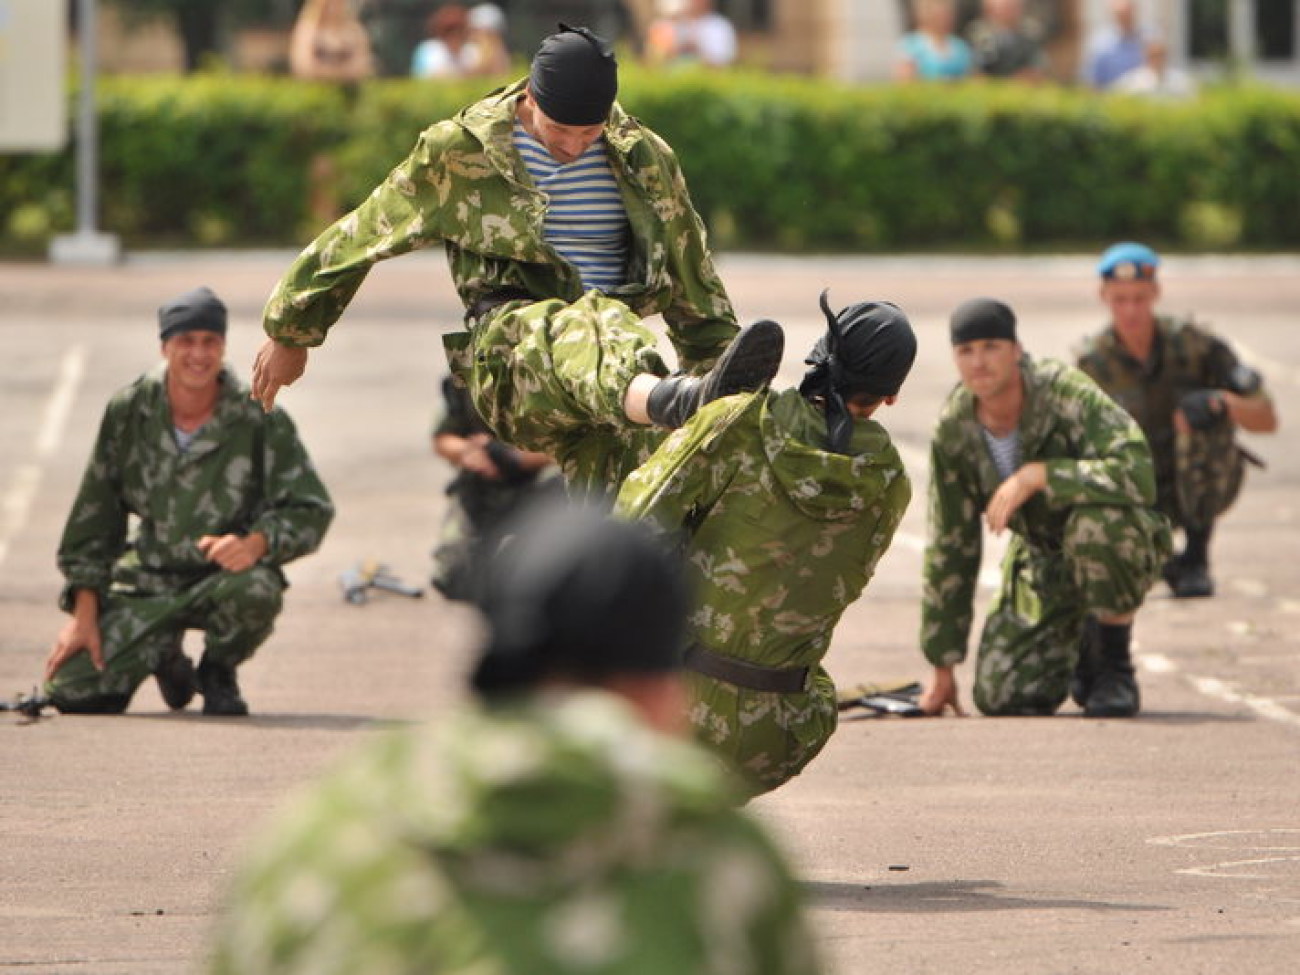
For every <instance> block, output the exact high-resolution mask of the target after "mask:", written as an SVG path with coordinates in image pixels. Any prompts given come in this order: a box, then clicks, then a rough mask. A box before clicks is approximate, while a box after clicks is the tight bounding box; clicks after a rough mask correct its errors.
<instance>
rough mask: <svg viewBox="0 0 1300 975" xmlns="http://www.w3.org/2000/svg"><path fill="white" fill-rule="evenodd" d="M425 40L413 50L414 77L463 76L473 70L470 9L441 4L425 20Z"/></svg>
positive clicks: (412, 70)
mask: <svg viewBox="0 0 1300 975" xmlns="http://www.w3.org/2000/svg"><path fill="white" fill-rule="evenodd" d="M425 35H426V36H425V39H424V40H422V41H421V42H420V43H419V44H417V45H416V46H415V50H414V51H413V52H412V53H411V77H413V78H463V77H465V76H466V75H468V74H469V73H470V72H469V11H468V10H466V9H465V7H464V6H463V5H462V4H459V3H449V4H445V5H444V6H441V7H439V8H438V9H437V10H435V11H434V12H433V13H431V14H429V18H428V20H427V21H425Z"/></svg>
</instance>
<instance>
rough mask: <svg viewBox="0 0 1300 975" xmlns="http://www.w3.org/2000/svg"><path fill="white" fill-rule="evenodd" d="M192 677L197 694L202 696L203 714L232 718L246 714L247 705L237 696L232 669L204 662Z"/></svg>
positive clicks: (208, 661)
mask: <svg viewBox="0 0 1300 975" xmlns="http://www.w3.org/2000/svg"><path fill="white" fill-rule="evenodd" d="M194 677H195V682H196V683H197V684H198V689H199V693H200V694H202V695H203V713H204V714H212V715H218V716H221V717H232V718H242V717H243V716H244V715H246V714H248V705H247V704H245V703H244V699H243V698H242V697H241V696H240V694H239V682H238V681H237V680H235V669H234V668H233V667H227V666H226V665H225V664H214V663H212V661H210V660H204V661H202V662H201V663H200V664H199V669H198V670H196V671H195V672H194Z"/></svg>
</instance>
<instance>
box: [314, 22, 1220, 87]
mask: <svg viewBox="0 0 1300 975" xmlns="http://www.w3.org/2000/svg"><path fill="white" fill-rule="evenodd" d="M900 3H901V5H902V7H903V13H904V16H903V21H904V25H905V33H904V34H903V35H902V37H900V38H899V41H898V43H897V45H896V48H895V52H894V63H893V65H892V70H891V74H892V76H893V78H894V79H895V80H896V81H898V82H909V83H910V82H934V81H938V82H946V83H952V82H957V81H964V80H972V79H980V78H1000V79H1014V80H1017V81H1023V82H1026V83H1034V84H1036V83H1043V82H1047V81H1051V80H1056V81H1060V80H1061V77H1062V71H1061V70H1060V67H1061V66H1060V65H1054V64H1053V63H1052V59H1053V51H1052V49H1051V47H1050V42H1051V40H1052V38H1053V35H1054V34H1055V33H1056V32H1057V30H1058V27H1059V25H1058V24H1057V23H1055V20H1056V7H1055V6H1053V5H1052V4H1048V3H1042V2H1035V0H900ZM534 6H536V5H527V6H524V7H521V8H520V9H519V10H518V11H517V12H516V14H515V16H516V17H520V18H532V19H536V18H538V17H542V18H543V19H545V17H544V13H549V14H550V15H551V17H552V19H553V18H554V16H556V14H557V13H558V14H559V15H561V16H563V15H565V11H563V10H558V7H560V6H564V5H563V4H561V5H550V6H556V7H557V10H555V11H547V12H543V11H539V10H536V9H533V8H534ZM570 6H572V7H573V10H572V11H570V12H569V13H571V14H572V15H574V20H575V22H578V23H584V22H590V20H591V19H592V18H593V17H597V18H599V19H600V20H601V23H599V24H596V25H594V26H596V27H597V28H598V29H600V30H602V31H604V33H605V35H606V36H611V37H615V38H618V39H619V41H620V43H621V44H623V45H624V46H625V47H627V48H629V49H630V50H631V51H633V52H634V53H635V55H636V56H637V57H639V58H640V59H641V60H643V61H644V62H645V63H646V64H648V65H652V66H655V67H658V68H663V69H666V70H670V69H676V68H680V67H688V66H696V67H705V68H726V67H729V66H731V65H733V64H735V63H737V59H738V55H739V53H740V48H739V44H738V38H737V31H736V28H735V26H734V25H733V23H732V22H731V20H730V19H728V17H727V16H725V15H724V13H722V12H721V11H720V10H719V9H718V4H716V3H715V2H714V0H655V3H654V6H653V14H652V16H650V17H649V18H648V19H647V20H646V21H645V23H644V25H643V29H639V28H638V26H637V23H636V21H635V18H633V17H632V16H631V15H630V14H629V13H628V10H627V8H626V6H625V5H624V4H622V3H620V2H610V3H606V4H600V5H592V4H586V5H582V4H570ZM580 7H581V8H583V9H579V8H580ZM588 7H589V8H591V9H586V8H588ZM509 26H510V25H509V24H508V19H507V13H506V11H505V10H503V9H502V6H500V5H498V4H495V3H479V4H472V5H467V4H462V3H455V2H451V3H446V2H444V3H435V2H432V0H306V2H305V3H304V5H303V7H302V9H301V13H300V14H299V17H298V20H297V23H296V24H295V26H294V30H293V35H292V39H291V50H290V68H291V70H292V71H293V73H294V74H296V75H298V76H299V77H303V78H310V79H313V80H333V81H341V82H356V81H360V80H362V79H365V78H369V77H373V76H386V77H400V76H410V77H416V78H431V79H449V78H465V77H476V76H489V77H491V76H502V75H505V74H507V73H509V71H510V67H511V41H510V38H511V36H512V32H511V31H510V30H509V29H508V28H509ZM527 26H528V27H529V28H531V27H532V26H534V25H532V24H531V22H530V23H529V24H528V25H527ZM547 28H548V29H549V25H547ZM514 33H515V35H516V36H517V35H519V34H522V33H527V31H526V30H524V31H516V32H514ZM1082 43H1083V50H1082V51H1081V53H1080V56H1079V59H1078V60H1079V69H1078V78H1077V81H1078V82H1079V83H1080V84H1081V85H1085V86H1087V87H1090V88H1092V89H1094V90H1097V91H1120V92H1129V93H1135V94H1147V95H1157V96H1165V97H1183V96H1187V95H1191V94H1193V93H1194V92H1195V84H1194V82H1193V81H1192V79H1191V78H1190V77H1189V76H1188V75H1187V74H1186V73H1185V72H1182V71H1181V70H1178V69H1176V68H1174V67H1172V66H1171V65H1170V64H1169V58H1168V50H1167V47H1166V45H1165V43H1164V41H1163V40H1162V39H1161V37H1160V36H1159V35H1158V34H1157V33H1155V32H1153V31H1151V30H1149V29H1147V28H1146V27H1145V26H1144V25H1143V24H1142V23H1141V22H1140V18H1139V10H1138V3H1137V0H1110V2H1109V4H1108V9H1107V17H1106V20H1105V22H1104V23H1103V24H1102V26H1100V27H1099V28H1098V29H1096V30H1095V31H1094V32H1093V33H1092V34H1091V36H1088V37H1086V38H1084V39H1083V42H1082Z"/></svg>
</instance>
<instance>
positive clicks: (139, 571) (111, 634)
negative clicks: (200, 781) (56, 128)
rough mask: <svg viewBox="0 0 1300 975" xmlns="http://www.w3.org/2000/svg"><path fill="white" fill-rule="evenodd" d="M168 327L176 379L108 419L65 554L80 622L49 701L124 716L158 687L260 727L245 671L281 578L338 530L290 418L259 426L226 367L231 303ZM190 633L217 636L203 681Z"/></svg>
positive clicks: (162, 313)
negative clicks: (145, 688) (186, 648)
mask: <svg viewBox="0 0 1300 975" xmlns="http://www.w3.org/2000/svg"><path fill="white" fill-rule="evenodd" d="M159 320H160V326H161V328H160V331H161V337H162V353H163V358H164V359H165V363H164V366H163V367H162V368H160V369H158V370H155V371H153V372H150V373H148V374H146V375H144V376H141V377H140V378H139V379H137V380H136V381H135V382H134V383H132V384H131V385H130V386H128V387H126V388H125V389H123V390H121V391H120V392H119V393H117V395H115V396H114V397H113V399H112V401H111V402H110V403H109V404H108V407H107V409H106V410H105V411H104V419H103V423H102V425H101V426H100V430H99V436H98V438H97V439H96V441H95V448H94V452H93V454H92V455H91V459H90V463H89V465H88V466H87V468H86V472H85V475H84V476H83V478H82V482H81V489H80V491H79V492H78V494H77V498H76V500H75V501H74V502H73V506H72V511H71V513H70V514H69V516H68V521H67V525H66V527H65V528H64V532H63V539H62V541H61V542H60V544H59V568H60V570H61V571H62V572H63V575H64V577H65V579H66V580H67V584H66V586H65V587H64V589H63V592H62V595H61V596H60V598H59V605H60V607H61V608H62V609H63V610H64V611H65V612H68V613H70V614H72V616H71V619H70V620H69V621H68V623H67V624H66V625H65V626H64V628H63V629H62V631H61V632H60V634H59V637H58V639H57V641H56V643H55V646H54V648H53V650H52V651H51V653H50V657H49V660H48V662H47V664H46V685H45V693H46V695H47V696H48V697H49V699H50V701H51V703H53V704H54V706H55V707H57V708H58V709H59V710H61V711H63V712H65V713H67V712H80V713H117V712H121V711H124V710H126V707H127V705H128V704H129V703H130V701H131V697H132V695H133V694H134V693H135V691H136V688H138V687H139V686H140V684H141V683H142V682H143V681H144V680H145V679H146V678H147V677H148V676H149V675H150V674H154V675H156V676H157V679H158V683H159V687H160V689H161V690H162V693H163V698H164V700H165V701H166V703H167V704H168V705H169V706H170V707H172V708H175V709H179V708H183V707H185V706H186V705H187V704H188V703H189V701H190V699H191V698H192V697H193V696H194V693H195V690H196V686H197V689H198V691H199V692H200V693H202V694H203V695H204V701H203V711H204V713H205V714H221V715H231V714H233V715H242V714H247V713H248V707H247V705H246V704H245V703H244V700H243V698H242V697H241V695H240V691H239V685H238V683H237V681H236V679H235V668H236V667H238V666H239V665H240V664H241V663H243V662H244V661H245V660H247V659H248V658H249V657H251V656H252V655H253V653H254V651H255V650H257V648H258V647H259V646H260V645H261V644H262V642H263V641H264V640H265V639H266V638H267V637H268V636H269V635H270V633H271V629H272V626H273V624H274V622H275V618H276V616H277V615H278V614H279V612H280V606H281V594H282V592H283V590H284V588H285V585H286V583H285V578H284V574H283V573H282V572H281V571H280V566H281V565H283V564H284V563H286V562H288V561H290V560H292V559H296V558H298V557H299V556H302V555H306V554H307V553H309V552H312V551H315V549H316V548H317V547H318V546H319V545H320V543H321V538H322V537H323V536H324V534H325V530H326V528H327V527H328V526H329V523H330V520H331V518H332V517H333V514H334V509H333V506H332V505H331V503H330V498H329V494H328V493H327V492H326V490H325V486H324V485H323V484H322V483H321V481H320V478H319V477H317V475H316V471H315V469H314V468H313V467H312V464H311V460H310V459H309V458H308V456H307V453H306V451H305V450H304V449H303V446H302V443H301V442H300V441H299V439H298V436H297V433H296V432H295V430H294V426H293V422H292V421H291V420H290V419H289V417H288V415H286V414H285V413H284V412H283V411H281V410H275V411H273V412H271V413H269V414H265V413H263V412H262V411H261V410H259V409H258V408H257V406H256V404H254V403H252V402H250V401H249V395H248V389H247V388H246V387H244V386H243V385H242V384H240V383H239V382H237V381H236V379H235V378H234V376H232V375H231V373H230V372H229V370H228V369H227V368H226V367H225V366H224V364H223V362H222V357H223V355H224V352H225V347H226V340H225V333H226V309H225V306H224V305H223V304H222V303H221V301H220V299H218V298H217V297H216V295H214V294H213V293H212V292H211V291H209V290H208V289H207V288H198V289H195V290H194V291H191V292H187V293H186V294H184V295H181V296H179V297H178V298H176V299H174V300H172V301H170V302H168V303H167V304H165V305H163V307H162V308H161V309H160V310H159ZM129 519H134V520H136V521H137V524H136V526H135V530H134V531H133V533H131V535H130V536H129V537H128V520H129ZM186 629H199V630H202V631H204V634H205V639H206V643H205V647H204V651H203V657H202V660H201V662H200V664H199V667H198V670H197V672H195V671H194V669H193V665H192V663H191V661H190V660H189V658H188V657H187V656H186V655H185V654H184V652H183V651H182V648H181V639H182V636H183V633H184V631H185V630H186ZM82 651H85V653H83V652H82Z"/></svg>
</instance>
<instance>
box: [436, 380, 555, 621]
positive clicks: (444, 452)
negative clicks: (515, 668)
mask: <svg viewBox="0 0 1300 975" xmlns="http://www.w3.org/2000/svg"><path fill="white" fill-rule="evenodd" d="M433 449H434V452H435V453H437V455H438V456H439V457H441V458H443V459H444V460H445V461H447V463H449V464H451V465H452V466H453V467H455V468H456V476H455V477H454V478H452V481H451V483H450V484H448V485H447V508H446V512H445V514H444V516H443V521H442V529H441V531H440V532H439V533H438V543H437V545H436V546H435V547H434V550H433V576H432V578H431V579H430V580H429V581H430V583H431V584H432V585H433V587H434V588H435V589H437V590H438V591H439V592H440V593H442V594H443V595H444V596H446V597H447V598H448V599H469V598H470V597H471V595H472V592H473V577H474V574H475V572H476V569H477V567H478V566H479V565H481V563H482V560H483V557H484V555H485V554H486V553H485V552H483V551H482V547H483V545H484V544H490V540H491V539H492V537H493V535H494V534H495V533H496V531H497V529H498V528H499V526H500V525H501V523H502V522H503V521H504V520H506V519H507V518H509V517H510V514H511V513H512V512H513V511H514V510H515V509H516V508H517V507H518V506H519V505H520V503H521V502H523V501H525V500H526V499H528V498H530V497H532V496H533V495H534V493H535V492H536V491H537V490H538V489H539V487H540V486H541V485H540V484H539V477H541V478H542V479H543V483H545V480H546V478H545V474H544V472H545V471H546V468H547V467H549V466H550V464H551V459H550V458H549V457H547V456H546V455H545V454H534V453H529V452H528V451H522V450H516V449H515V448H514V447H511V446H509V445H508V444H504V443H502V442H501V441H500V440H497V439H496V438H495V437H493V436H492V431H491V430H489V429H488V427H487V424H485V423H484V422H483V420H482V419H481V418H480V417H479V415H478V414H477V413H476V412H474V404H473V403H471V402H470V400H469V393H468V391H466V390H465V389H464V388H462V387H460V386H457V385H456V383H455V382H453V381H452V380H451V378H450V377H448V378H446V379H444V380H443V382H442V404H441V407H440V409H439V411H438V416H437V419H436V421H435V422H434V426H433Z"/></svg>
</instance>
